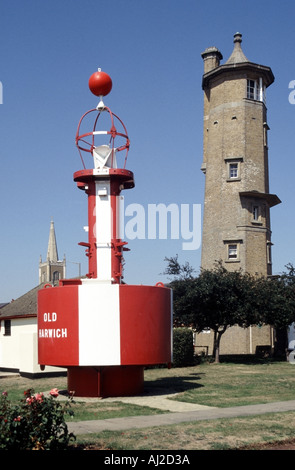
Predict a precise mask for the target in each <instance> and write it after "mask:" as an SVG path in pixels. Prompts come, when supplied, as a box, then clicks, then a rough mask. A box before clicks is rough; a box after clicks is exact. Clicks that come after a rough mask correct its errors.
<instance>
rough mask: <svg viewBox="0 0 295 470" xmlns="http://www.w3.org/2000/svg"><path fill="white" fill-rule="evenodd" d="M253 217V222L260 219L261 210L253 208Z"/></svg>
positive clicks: (256, 207)
mask: <svg viewBox="0 0 295 470" xmlns="http://www.w3.org/2000/svg"><path fill="white" fill-rule="evenodd" d="M252 216H253V220H256V221H257V220H258V219H259V210H258V206H253V207H252Z"/></svg>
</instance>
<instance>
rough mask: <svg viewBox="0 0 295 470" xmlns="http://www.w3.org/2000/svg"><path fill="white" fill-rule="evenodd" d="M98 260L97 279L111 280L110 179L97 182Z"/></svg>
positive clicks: (96, 227) (96, 225)
mask: <svg viewBox="0 0 295 470" xmlns="http://www.w3.org/2000/svg"><path fill="white" fill-rule="evenodd" d="M95 215H96V224H95V230H96V243H97V250H96V256H97V258H96V261H97V279H99V280H110V279H111V275H112V264H111V220H112V219H111V215H112V213H111V199H110V181H109V180H104V181H97V182H96V214H95Z"/></svg>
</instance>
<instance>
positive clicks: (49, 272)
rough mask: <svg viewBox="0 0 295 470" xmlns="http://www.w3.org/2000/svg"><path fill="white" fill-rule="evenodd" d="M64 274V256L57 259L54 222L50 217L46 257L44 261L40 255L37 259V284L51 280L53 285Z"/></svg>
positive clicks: (62, 277)
mask: <svg viewBox="0 0 295 470" xmlns="http://www.w3.org/2000/svg"><path fill="white" fill-rule="evenodd" d="M65 276H66V258H65V256H64V258H63V260H62V261H58V253H57V243H56V236H55V228H54V222H53V220H52V219H51V222H50V230H49V240H48V248H47V258H46V261H44V262H42V256H40V260H39V284H41V283H43V282H51V283H52V284H53V285H57V284H58V281H59V279H64V278H65Z"/></svg>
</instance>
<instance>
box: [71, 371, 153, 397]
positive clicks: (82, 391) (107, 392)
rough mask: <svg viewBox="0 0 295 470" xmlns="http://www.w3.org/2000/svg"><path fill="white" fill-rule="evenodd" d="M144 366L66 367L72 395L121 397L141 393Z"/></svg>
mask: <svg viewBox="0 0 295 470" xmlns="http://www.w3.org/2000/svg"><path fill="white" fill-rule="evenodd" d="M143 390H144V366H97V367H95V366H93V367H83V366H82V367H81V366H79V367H68V392H69V393H73V396H74V397H101V398H107V397H122V396H129V395H130V396H134V395H139V394H141V393H143Z"/></svg>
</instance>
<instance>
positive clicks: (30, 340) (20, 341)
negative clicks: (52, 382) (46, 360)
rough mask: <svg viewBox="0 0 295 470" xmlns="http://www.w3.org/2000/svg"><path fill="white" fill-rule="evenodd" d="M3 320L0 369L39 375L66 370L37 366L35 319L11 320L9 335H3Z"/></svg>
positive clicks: (0, 334)
mask: <svg viewBox="0 0 295 470" xmlns="http://www.w3.org/2000/svg"><path fill="white" fill-rule="evenodd" d="M4 333H5V330H4V320H2V321H1V329H0V368H1V369H16V370H18V371H19V372H21V373H27V374H37V373H38V374H39V373H48V372H62V371H65V370H66V369H62V368H60V367H50V366H46V367H45V370H44V371H41V369H40V366H39V364H38V340H37V318H36V317H35V318H20V319H12V320H11V335H10V336H5V335H4Z"/></svg>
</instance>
